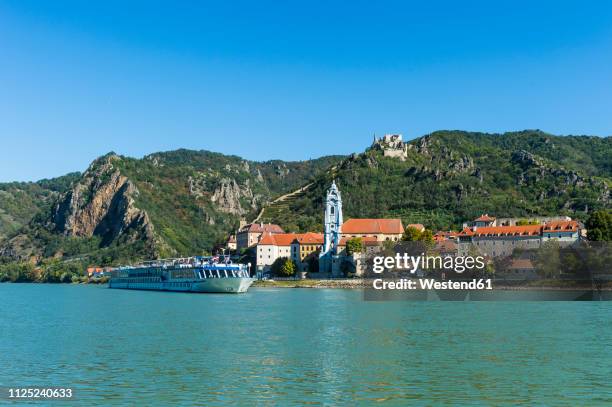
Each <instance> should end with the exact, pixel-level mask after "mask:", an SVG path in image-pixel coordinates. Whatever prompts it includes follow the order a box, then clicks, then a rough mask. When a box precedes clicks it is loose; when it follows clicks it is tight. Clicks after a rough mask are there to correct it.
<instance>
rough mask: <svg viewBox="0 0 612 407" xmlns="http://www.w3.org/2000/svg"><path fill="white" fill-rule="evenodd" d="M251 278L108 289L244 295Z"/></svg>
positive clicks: (114, 285)
mask: <svg viewBox="0 0 612 407" xmlns="http://www.w3.org/2000/svg"><path fill="white" fill-rule="evenodd" d="M253 281H254V279H253V278H247V277H236V278H208V279H203V280H189V281H185V280H181V281H164V282H132V283H124V282H117V281H113V279H111V281H110V282H109V284H108V286H109V288H117V289H126V290H153V291H178V292H192V293H227V294H240V293H245V292H246V291H247V290H248V289H249V287H250V286H251V284H253Z"/></svg>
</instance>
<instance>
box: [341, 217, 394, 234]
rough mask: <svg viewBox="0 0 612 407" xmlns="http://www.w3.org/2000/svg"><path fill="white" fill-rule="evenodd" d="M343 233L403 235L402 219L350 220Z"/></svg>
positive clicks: (344, 226) (343, 227)
mask: <svg viewBox="0 0 612 407" xmlns="http://www.w3.org/2000/svg"><path fill="white" fill-rule="evenodd" d="M342 233H351V234H402V233H404V227H403V226H402V220H401V219H349V220H347V221H346V222H344V224H343V225H342Z"/></svg>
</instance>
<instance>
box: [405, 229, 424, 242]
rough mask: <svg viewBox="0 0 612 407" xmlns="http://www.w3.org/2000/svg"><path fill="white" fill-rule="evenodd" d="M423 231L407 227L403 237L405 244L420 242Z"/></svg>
mask: <svg viewBox="0 0 612 407" xmlns="http://www.w3.org/2000/svg"><path fill="white" fill-rule="evenodd" d="M420 237H421V231H419V230H418V229H417V228H415V227H412V226H411V227H407V228H406V230H405V231H404V235H403V236H402V240H403V241H405V242H416V241H418V240H420Z"/></svg>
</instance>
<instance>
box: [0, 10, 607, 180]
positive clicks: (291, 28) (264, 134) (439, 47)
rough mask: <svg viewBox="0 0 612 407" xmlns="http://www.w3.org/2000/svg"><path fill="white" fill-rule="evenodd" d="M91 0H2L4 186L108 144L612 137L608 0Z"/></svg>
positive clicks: (228, 146) (63, 167) (282, 152)
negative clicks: (526, 134)
mask: <svg viewBox="0 0 612 407" xmlns="http://www.w3.org/2000/svg"><path fill="white" fill-rule="evenodd" d="M95 3H96V4H94V2H93V1H78V2H77V1H74V2H72V1H61V0H57V1H47V2H42V1H30V0H13V1H5V0H0V181H9V180H35V179H39V178H43V177H51V176H57V175H61V174H64V173H67V172H70V171H77V170H78V171H82V170H84V169H85V168H86V167H87V165H88V164H89V162H90V161H91V160H92V159H94V158H95V157H97V156H99V155H101V154H104V153H106V152H108V151H111V150H113V151H116V152H117V153H120V154H124V155H130V156H136V157H140V156H142V155H144V154H147V153H150V152H155V151H160V150H171V149H176V148H180V147H185V148H193V149H208V150H213V151H219V152H223V153H232V154H236V155H240V156H243V157H245V158H248V159H254V160H265V159H272V158H282V159H291V160H299V159H308V158H311V157H317V156H320V155H325V154H346V153H351V152H354V151H362V150H363V149H364V148H365V147H366V146H367V145H368V144H369V143H370V142H371V138H372V134H373V133H376V134H379V135H382V134H383V133H387V132H398V133H402V134H404V136H405V137H407V138H414V137H417V136H420V135H423V134H426V133H429V132H431V131H434V130H438V129H465V130H481V131H495V132H501V131H507V130H519V129H525V128H539V129H542V130H545V131H548V132H552V133H556V134H594V135H601V136H606V135H610V134H612V3H611V2H607V1H600V2H584V1H581V2H579V1H575V2H565V1H537V2H535V1H525V2H523V1H490V0H489V1H482V2H470V1H460V2H459V1H418V2H416V1H415V2H409V1H397V2H391V1H380V2H379V1H371V0H370V1H355V0H353V1H347V2H340V1H325V2H316V1H303V2H295V1H270V2H268V1H261V0H260V1H252V2H249V3H246V2H240V1H218V2H215V3H212V2H211V3H207V2H193V3H190V2H187V1H184V2H171V1H167V2H165V1H143V2H128V1H114V0H105V1H97V2H95ZM127 3H129V4H127ZM179 3H180V4H179Z"/></svg>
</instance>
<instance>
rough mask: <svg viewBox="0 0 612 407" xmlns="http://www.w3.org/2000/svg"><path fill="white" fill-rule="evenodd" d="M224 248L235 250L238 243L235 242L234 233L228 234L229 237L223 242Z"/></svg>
mask: <svg viewBox="0 0 612 407" xmlns="http://www.w3.org/2000/svg"><path fill="white" fill-rule="evenodd" d="M225 248H226V249H227V250H229V251H232V252H233V251H236V249H237V248H238V244H237V242H236V235H230V237H229V239H227V242H226V243H225Z"/></svg>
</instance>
